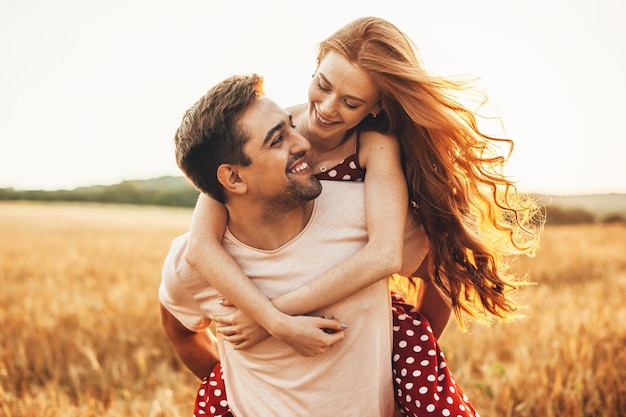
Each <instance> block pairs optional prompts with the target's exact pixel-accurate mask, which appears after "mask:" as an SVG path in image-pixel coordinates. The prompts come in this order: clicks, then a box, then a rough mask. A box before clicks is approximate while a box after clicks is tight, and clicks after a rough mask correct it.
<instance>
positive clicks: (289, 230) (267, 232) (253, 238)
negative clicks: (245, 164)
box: [227, 201, 315, 250]
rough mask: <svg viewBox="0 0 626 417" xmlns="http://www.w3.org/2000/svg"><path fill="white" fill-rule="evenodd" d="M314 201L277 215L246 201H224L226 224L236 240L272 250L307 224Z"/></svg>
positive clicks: (254, 246) (294, 235)
mask: <svg viewBox="0 0 626 417" xmlns="http://www.w3.org/2000/svg"><path fill="white" fill-rule="evenodd" d="M314 206H315V202H314V201H309V202H307V203H305V204H304V205H302V206H300V207H297V208H295V209H293V210H290V211H288V212H285V213H281V214H280V215H274V216H268V215H267V210H265V209H257V210H255V209H254V208H251V207H250V206H249V205H241V206H237V205H232V206H231V205H228V204H227V208H228V228H229V230H230V232H231V233H232V234H233V236H235V237H236V238H237V239H238V240H239V241H240V242H242V243H244V244H246V245H248V246H251V247H253V248H257V249H262V250H274V249H278V248H280V247H281V246H283V245H285V244H286V243H287V242H289V241H290V240H292V239H293V238H295V237H296V236H297V235H298V234H299V233H300V232H301V231H302V230H303V229H304V227H305V226H306V225H307V223H308V222H309V219H310V218H311V214H312V212H313V207H314Z"/></svg>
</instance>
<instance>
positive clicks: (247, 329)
mask: <svg viewBox="0 0 626 417" xmlns="http://www.w3.org/2000/svg"><path fill="white" fill-rule="evenodd" d="M222 305H223V306H232V307H233V309H232V310H233V311H232V313H230V314H225V315H221V316H215V317H213V321H214V322H215V331H216V332H217V333H220V334H221V335H222V339H224V341H225V342H228V343H231V344H233V345H234V347H235V349H237V350H240V349H241V350H243V349H248V348H249V347H251V346H254V345H256V344H257V343H259V342H260V341H261V340H263V339H265V338H266V337H268V336H269V335H270V334H269V332H268V331H267V330H265V329H264V328H263V327H261V326H260V325H259V324H258V323H257V322H256V321H254V320H252V319H251V318H249V317H248V316H246V315H245V314H244V313H243V312H242V311H241V310H239V309H238V308H237V307H235V306H234V305H233V304H231V303H230V302H229V301H228V300H223V302H222Z"/></svg>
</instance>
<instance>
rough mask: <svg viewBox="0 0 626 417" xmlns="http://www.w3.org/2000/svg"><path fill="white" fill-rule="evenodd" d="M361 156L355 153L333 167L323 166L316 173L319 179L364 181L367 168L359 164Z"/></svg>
mask: <svg viewBox="0 0 626 417" xmlns="http://www.w3.org/2000/svg"><path fill="white" fill-rule="evenodd" d="M358 162H359V157H358V154H357V153H354V154H352V155H350V156H349V157H347V158H346V159H344V160H343V161H341V162H339V163H338V164H337V165H335V166H334V167H331V168H326V167H323V169H321V171H322V172H320V173H319V174H316V175H315V176H316V177H317V179H318V180H337V181H338V180H341V181H363V179H364V178H365V170H364V169H363V168H361V166H360V165H359V163H358Z"/></svg>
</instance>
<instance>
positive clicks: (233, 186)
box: [217, 164, 247, 194]
mask: <svg viewBox="0 0 626 417" xmlns="http://www.w3.org/2000/svg"><path fill="white" fill-rule="evenodd" d="M217 180H218V181H219V182H220V184H222V186H223V187H224V190H225V191H226V192H228V193H232V194H244V193H245V192H246V191H247V187H246V184H245V183H244V182H243V180H242V179H241V177H240V176H239V173H238V171H237V166H236V165H228V164H222V165H220V166H219V167H218V168H217Z"/></svg>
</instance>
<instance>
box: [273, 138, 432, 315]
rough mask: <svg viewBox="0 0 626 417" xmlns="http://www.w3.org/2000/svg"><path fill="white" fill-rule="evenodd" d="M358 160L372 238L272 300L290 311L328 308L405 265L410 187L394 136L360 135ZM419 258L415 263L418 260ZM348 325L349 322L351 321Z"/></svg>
mask: <svg viewBox="0 0 626 417" xmlns="http://www.w3.org/2000/svg"><path fill="white" fill-rule="evenodd" d="M360 140H361V143H360V152H359V160H360V162H361V166H362V167H364V168H365V169H366V170H367V175H366V177H365V213H366V218H367V230H368V234H369V240H368V242H367V244H366V245H365V246H364V247H363V248H361V249H360V250H359V251H357V252H356V253H354V254H353V255H352V256H350V257H349V258H347V259H346V260H344V261H343V262H341V263H339V264H337V265H336V266H334V267H332V268H330V269H329V270H328V271H326V272H325V273H324V274H322V275H320V276H319V277H318V278H316V279H315V280H313V281H311V282H309V283H308V284H306V285H304V286H302V287H300V288H298V289H295V290H293V291H291V292H289V293H286V294H283V295H281V296H279V297H276V298H274V299H273V300H272V302H273V303H274V305H276V306H277V307H278V309H280V310H281V311H283V312H285V313H287V314H305V313H307V312H310V311H313V310H317V309H320V308H324V307H327V306H328V305H330V304H333V303H335V302H337V301H339V300H342V299H344V298H346V297H348V296H350V295H351V294H354V293H355V292H357V291H359V290H361V289H363V288H365V287H367V286H369V285H371V284H373V283H375V282H376V281H379V280H380V279H383V278H386V277H388V276H389V275H391V274H393V273H395V272H398V270H399V269H400V267H401V265H402V256H403V247H404V232H405V222H406V217H407V209H408V191H407V186H406V181H405V177H404V173H403V171H402V168H401V163H400V145H399V144H398V141H397V139H396V138H395V136H391V135H383V134H380V133H375V132H364V133H362V134H361V138H360ZM420 263H421V259H420V260H419V262H418V263H417V265H419V264H420ZM348 324H350V323H348Z"/></svg>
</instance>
